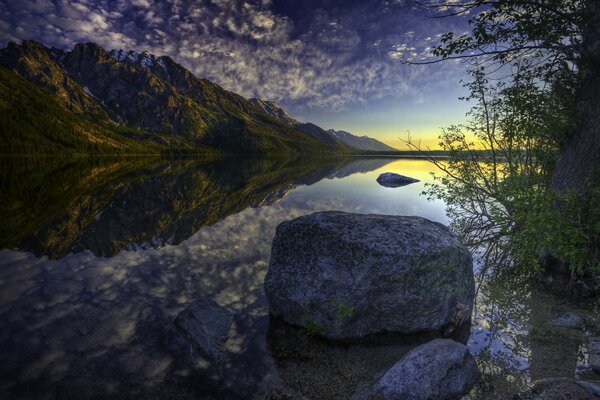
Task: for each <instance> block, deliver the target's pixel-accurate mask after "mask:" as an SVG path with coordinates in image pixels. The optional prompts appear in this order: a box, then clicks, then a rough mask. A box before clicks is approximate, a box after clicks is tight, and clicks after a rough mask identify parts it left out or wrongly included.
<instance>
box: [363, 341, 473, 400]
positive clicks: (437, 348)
mask: <svg viewBox="0 0 600 400" xmlns="http://www.w3.org/2000/svg"><path fill="white" fill-rule="evenodd" d="M479 376H480V372H479V368H478V367H477V364H475V359H474V358H473V356H472V355H471V353H469V349H467V347H466V346H465V345H463V344H460V343H457V342H455V341H453V340H450V339H436V340H433V341H431V342H429V343H426V344H424V345H421V346H418V347H415V348H414V349H413V350H411V351H410V352H409V353H408V354H406V355H405V356H404V357H402V359H401V360H400V361H398V362H397V363H396V364H395V365H394V366H393V367H392V368H391V369H390V370H389V371H388V372H386V373H385V375H383V377H382V378H381V379H380V380H379V382H378V383H377V384H376V385H375V387H374V388H373V390H372V393H371V394H370V395H369V396H368V398H369V399H370V400H371V399H373V400H375V399H376V400H380V399H381V400H403V399H406V400H421V399H422V400H442V399H453V398H457V397H458V396H460V395H462V394H465V393H466V392H467V391H469V390H470V389H471V388H472V387H473V385H474V384H475V382H477V380H478V379H479Z"/></svg>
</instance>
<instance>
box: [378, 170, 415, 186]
mask: <svg viewBox="0 0 600 400" xmlns="http://www.w3.org/2000/svg"><path fill="white" fill-rule="evenodd" d="M415 182H419V180H418V179H415V178H411V177H410V176H404V175H400V174H396V173H393V172H384V173H383V174H381V175H379V177H377V183H379V184H380V185H381V186H384V187H389V188H395V187H400V186H406V185H410V184H411V183H415Z"/></svg>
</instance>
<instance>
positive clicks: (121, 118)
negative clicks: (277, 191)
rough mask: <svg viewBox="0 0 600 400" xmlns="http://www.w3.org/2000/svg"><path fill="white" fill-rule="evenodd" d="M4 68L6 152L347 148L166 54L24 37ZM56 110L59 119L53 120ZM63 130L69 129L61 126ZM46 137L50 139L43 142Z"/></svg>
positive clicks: (4, 53)
mask: <svg viewBox="0 0 600 400" xmlns="http://www.w3.org/2000/svg"><path fill="white" fill-rule="evenodd" d="M0 68H2V71H1V73H2V75H3V78H4V79H3V81H5V82H3V85H4V86H3V87H2V88H1V89H2V90H0V120H1V121H2V122H1V123H0V129H1V131H0V135H1V137H2V139H3V140H2V144H1V145H0V152H2V153H4V154H6V153H8V154H15V153H28V152H30V151H31V149H34V148H36V147H38V148H37V150H38V151H42V150H52V151H54V150H57V149H60V150H59V151H60V152H69V151H70V152H74V153H95V152H120V151H129V152H140V151H142V152H152V153H155V152H157V151H158V152H165V151H167V152H168V151H170V150H171V151H178V152H181V151H184V152H196V151H211V152H226V153H257V154H272V153H278V152H283V153H319V152H325V153H328V152H347V151H348V148H347V147H346V146H340V145H332V144H327V143H323V142H321V141H319V140H318V139H315V138H314V137H312V136H311V135H308V134H306V133H304V132H302V131H300V130H298V129H295V128H294V127H293V126H290V125H288V124H286V123H284V122H282V121H281V120H279V119H277V118H274V117H272V116H270V115H269V114H267V113H265V112H264V111H263V110H261V109H260V108H258V107H257V106H255V105H254V104H252V103H251V102H250V101H249V100H247V99H245V98H243V97H242V96H240V95H238V94H235V93H233V92H229V91H227V90H225V89H223V88H221V87H220V86H219V85H217V84H216V83H214V82H211V81H208V80H206V79H201V78H198V77H196V76H195V75H194V74H193V73H192V72H190V71H189V70H187V69H185V68H184V67H183V66H181V65H179V64H177V63H176V62H175V61H173V60H172V59H171V58H170V57H168V56H160V57H159V56H155V55H152V54H151V53H148V52H142V53H139V54H138V53H135V52H132V51H129V52H127V53H124V52H123V51H120V52H119V51H118V50H117V51H113V52H108V51H106V50H105V49H103V48H102V47H101V46H99V45H97V44H95V43H91V42H88V43H85V44H81V43H80V44H76V45H75V46H74V47H73V49H72V50H61V49H57V48H48V47H46V46H44V45H43V44H41V43H39V42H35V41H24V42H23V43H22V44H20V45H19V44H15V43H10V44H9V45H8V46H7V47H5V48H3V49H0ZM24 81H27V83H25V82H24ZM31 84H33V85H35V86H37V88H39V89H42V90H43V91H44V92H45V93H44V94H40V92H39V91H38V90H37V89H35V88H33V87H32V86H31ZM14 92H18V93H19V96H21V97H22V98H23V99H22V101H20V102H17V103H16V104H13V103H11V100H12V99H11V97H12V95H11V93H14ZM36 97H37V99H38V100H39V101H38V102H37V103H40V104H39V105H40V107H38V108H37V109H32V108H31V107H30V106H29V103H31V102H35V100H36ZM49 110H52V112H51V113H50V111H49ZM25 116H27V118H24V117H25ZM55 117H56V118H58V119H60V121H61V123H60V124H52V123H51V122H50V121H52V120H53V119H56V118H55ZM44 124H46V125H48V126H50V128H51V130H52V134H51V135H49V134H48V132H47V131H48V129H46V128H47V126H45V125H44ZM61 129H62V130H63V131H65V132H70V133H69V134H67V133H65V134H64V135H61V132H60V131H61ZM46 142H51V144H52V146H49V147H47V148H39V146H38V145H40V144H41V143H46ZM125 142H126V143H127V145H123V143H125Z"/></svg>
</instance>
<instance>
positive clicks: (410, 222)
mask: <svg viewBox="0 0 600 400" xmlns="http://www.w3.org/2000/svg"><path fill="white" fill-rule="evenodd" d="M474 292H475V283H474V279H473V265H472V259H471V255H470V253H469V251H468V250H467V249H466V248H465V247H464V246H463V245H462V244H461V243H460V242H459V240H458V238H457V237H456V236H455V235H454V234H452V233H451V232H450V230H449V229H448V228H447V227H445V226H443V225H442V224H439V223H437V222H433V221H429V220H427V219H425V218H421V217H402V216H387V215H362V214H349V213H343V212H337V211H327V212H319V213H314V214H311V215H306V216H303V217H300V218H296V219H295V220H292V221H287V222H283V223H281V224H280V225H279V226H278V227H277V232H276V234H275V238H274V239H273V246H272V249H271V260H270V263H269V270H268V273H267V276H266V278H265V294H266V296H267V300H268V302H269V311H270V313H271V315H272V316H274V317H277V318H280V319H282V320H283V321H285V322H287V323H289V324H291V325H296V326H302V327H304V328H305V329H306V330H307V331H309V333H311V334H315V335H319V336H323V337H326V338H328V339H333V340H344V339H362V338H365V337H367V336H369V335H374V334H381V333H396V334H410V333H417V332H424V331H429V332H440V331H443V333H445V334H449V333H451V332H452V331H454V330H456V328H458V327H460V326H462V325H463V324H465V323H466V322H468V321H469V320H470V318H471V310H472V308H473V296H474Z"/></svg>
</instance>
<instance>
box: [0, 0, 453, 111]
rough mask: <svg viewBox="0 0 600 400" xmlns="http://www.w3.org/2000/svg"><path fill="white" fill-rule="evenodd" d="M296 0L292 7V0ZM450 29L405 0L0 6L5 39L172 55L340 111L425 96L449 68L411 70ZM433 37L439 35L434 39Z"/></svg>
mask: <svg viewBox="0 0 600 400" xmlns="http://www.w3.org/2000/svg"><path fill="white" fill-rule="evenodd" d="M290 3H293V4H290ZM449 29H452V26H450V25H449V24H448V22H446V21H439V20H431V19H427V18H426V17H425V16H424V13H423V12H422V10H416V9H415V8H414V7H413V6H412V4H408V2H404V1H390V0H386V1H364V2H347V1H314V0H304V1H300V2H287V1H283V0H280V1H271V0H247V1H245V2H243V1H238V0H163V1H159V0H133V1H130V0H78V1H74V0H53V1H42V0H21V1H19V2H4V3H2V4H0V41H2V42H8V41H19V40H24V39H37V40H40V41H42V42H43V43H45V44H48V45H51V46H57V47H63V48H66V47H70V46H72V45H73V44H74V43H77V42H82V41H94V42H97V43H99V44H100V45H102V46H104V47H106V48H107V49H113V48H123V49H133V50H138V51H141V50H149V51H151V52H153V53H155V54H159V55H163V54H164V55H169V56H171V57H172V58H173V59H175V60H176V61H178V62H180V63H182V64H183V65H185V66H186V67H187V68H189V69H190V70H191V71H193V72H194V73H196V74H197V75H199V76H202V77H206V78H207V79H211V80H213V81H215V82H217V83H219V84H220V85H221V86H223V87H225V88H226V89H229V90H232V91H235V92H237V93H239V94H241V95H243V96H246V97H254V96H256V97H261V98H265V99H269V100H275V101H280V102H283V103H284V104H288V105H290V106H291V107H293V109H296V110H298V109H302V108H309V109H310V108H320V109H326V110H327V109H328V110H340V109H344V108H346V107H348V106H351V105H356V104H360V103H363V102H368V101H372V100H374V99H381V98H385V97H398V96H404V97H406V96H415V97H418V96H420V95H422V83H423V81H424V80H431V79H432V78H434V79H439V80H443V79H445V78H444V76H445V75H447V74H448V73H450V72H449V71H448V69H447V68H446V69H439V68H438V69H437V70H435V71H434V73H433V74H432V71H431V69H430V70H428V71H423V68H418V67H407V66H406V65H404V64H402V63H401V62H400V61H401V60H402V59H405V58H421V57H423V56H424V55H425V54H427V53H428V51H429V48H430V46H431V43H430V42H432V41H434V39H435V37H436V34H439V33H441V32H446V31H448V30H449ZM432 38H433V39H432Z"/></svg>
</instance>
